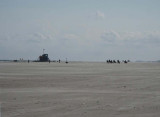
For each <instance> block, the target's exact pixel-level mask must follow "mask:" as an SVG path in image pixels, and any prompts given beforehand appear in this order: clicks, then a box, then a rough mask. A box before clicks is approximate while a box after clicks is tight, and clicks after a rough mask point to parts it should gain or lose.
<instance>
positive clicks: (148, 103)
mask: <svg viewBox="0 0 160 117" xmlns="http://www.w3.org/2000/svg"><path fill="white" fill-rule="evenodd" d="M0 107H1V117H160V63H129V64H106V63H87V62H81V63H80V62H73V63H69V64H65V63H50V64H49V63H29V64H28V63H2V62H1V63H0Z"/></svg>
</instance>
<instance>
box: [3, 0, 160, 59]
mask: <svg viewBox="0 0 160 117" xmlns="http://www.w3.org/2000/svg"><path fill="white" fill-rule="evenodd" d="M159 6H160V0H0V54H1V55H0V60H2V59H12V60H13V59H20V58H23V59H25V60H28V59H30V60H36V59H38V57H39V56H40V55H42V54H43V49H45V51H44V52H45V53H47V54H49V58H50V59H51V60H58V59H61V60H65V59H66V58H67V59H68V60H69V61H106V60H107V59H115V60H118V59H119V60H128V59H129V60H131V61H136V60H145V61H154V60H160V7H159Z"/></svg>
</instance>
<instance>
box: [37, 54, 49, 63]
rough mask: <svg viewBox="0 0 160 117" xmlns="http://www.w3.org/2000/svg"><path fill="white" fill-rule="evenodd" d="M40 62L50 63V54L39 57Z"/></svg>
mask: <svg viewBox="0 0 160 117" xmlns="http://www.w3.org/2000/svg"><path fill="white" fill-rule="evenodd" d="M39 61H40V62H48V61H49V58H48V54H43V55H42V56H39Z"/></svg>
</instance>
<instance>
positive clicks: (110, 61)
mask: <svg viewBox="0 0 160 117" xmlns="http://www.w3.org/2000/svg"><path fill="white" fill-rule="evenodd" d="M122 62H123V63H128V62H130V60H123V61H122ZM106 63H118V64H120V63H121V61H120V60H117V61H116V60H110V59H109V60H106Z"/></svg>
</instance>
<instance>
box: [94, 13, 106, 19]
mask: <svg viewBox="0 0 160 117" xmlns="http://www.w3.org/2000/svg"><path fill="white" fill-rule="evenodd" d="M95 15H96V18H102V19H103V18H104V17H105V15H104V13H103V12H101V11H97V12H96V14H95Z"/></svg>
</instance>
